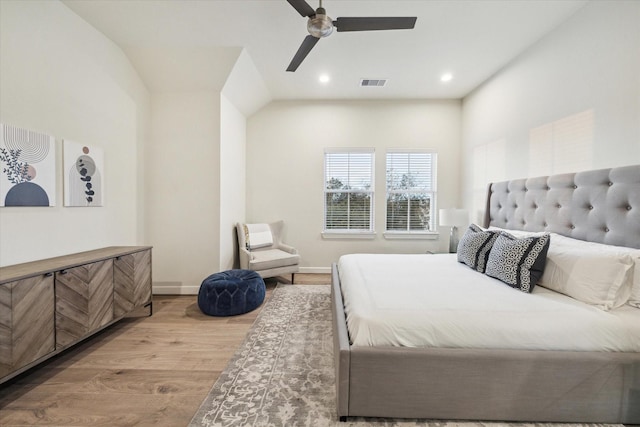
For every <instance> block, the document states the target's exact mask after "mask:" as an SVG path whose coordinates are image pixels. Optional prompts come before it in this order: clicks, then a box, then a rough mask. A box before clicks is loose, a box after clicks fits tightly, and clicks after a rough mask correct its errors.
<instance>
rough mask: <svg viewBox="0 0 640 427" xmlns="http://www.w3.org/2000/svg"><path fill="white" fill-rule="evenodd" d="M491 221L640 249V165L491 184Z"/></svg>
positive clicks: (488, 214)
mask: <svg viewBox="0 0 640 427" xmlns="http://www.w3.org/2000/svg"><path fill="white" fill-rule="evenodd" d="M490 225H493V226H495V227H500V228H510V229H514V230H527V231H549V232H554V233H558V234H562V235H565V236H569V237H573V238H575V239H580V240H587V241H591V242H598V243H606V244H609V245H617V246H627V247H631V248H640V165H636V166H625V167H619V168H612V169H599V170H593V171H586V172H578V173H567V174H561V175H551V176H543V177H537V178H528V179H516V180H512V181H504V182H498V183H491V184H489V191H488V194H487V207H486V210H485V219H484V226H485V227H488V226H490Z"/></svg>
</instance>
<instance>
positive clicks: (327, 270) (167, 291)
mask: <svg viewBox="0 0 640 427" xmlns="http://www.w3.org/2000/svg"><path fill="white" fill-rule="evenodd" d="M299 273H307V274H331V267H300V271H299ZM284 277H287V275H285V276H284ZM199 290H200V286H199V285H198V286H186V285H183V284H182V282H153V285H152V288H151V292H152V293H153V295H198V291H199Z"/></svg>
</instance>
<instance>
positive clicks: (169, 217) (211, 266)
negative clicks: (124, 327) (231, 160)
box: [145, 91, 220, 293]
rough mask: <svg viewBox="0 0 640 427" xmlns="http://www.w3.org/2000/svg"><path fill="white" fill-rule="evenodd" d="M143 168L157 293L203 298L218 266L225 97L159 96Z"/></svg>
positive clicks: (153, 104)
mask: <svg viewBox="0 0 640 427" xmlns="http://www.w3.org/2000/svg"><path fill="white" fill-rule="evenodd" d="M145 162H146V165H147V176H146V177H147V202H146V227H147V228H146V231H147V235H148V242H149V244H151V245H153V247H154V249H153V275H154V283H153V285H154V292H160V291H161V289H162V288H165V289H164V290H162V292H174V293H183V292H193V291H194V289H195V292H197V289H198V287H199V286H200V283H201V282H202V280H203V279H204V278H205V277H207V276H208V275H210V274H211V273H215V272H217V271H219V267H220V246H219V242H220V225H219V224H220V209H219V202H220V166H219V164H220V93H219V92H204V91H199V92H193V93H191V92H176V93H156V94H153V95H152V100H151V138H150V144H149V146H148V147H147V150H146V160H145ZM167 288H168V289H167Z"/></svg>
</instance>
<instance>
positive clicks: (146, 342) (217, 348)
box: [0, 274, 331, 427]
mask: <svg viewBox="0 0 640 427" xmlns="http://www.w3.org/2000/svg"><path fill="white" fill-rule="evenodd" d="M330 281H331V278H330V275H328V274H296V276H295V283H296V284H321V283H330ZM266 283H267V298H269V296H270V295H271V293H272V292H273V289H274V288H275V283H276V282H275V281H274V280H267V281H266ZM259 312H260V310H259V309H258V310H255V311H253V312H251V313H246V314H243V315H240V316H233V317H211V316H206V315H204V314H202V313H201V312H200V310H199V309H198V305H197V303H196V296H194V295H188V296H154V300H153V316H151V317H135V318H130V319H125V320H123V321H121V322H119V323H117V324H115V325H113V326H111V327H110V328H108V329H107V330H105V331H103V332H101V333H99V334H97V335H96V336H94V337H92V338H90V339H88V340H87V341H85V342H83V343H81V344H78V345H77V346H75V347H74V348H72V349H70V350H68V351H66V352H64V353H62V354H60V355H59V356H57V357H54V358H53V359H51V360H49V361H48V362H45V363H44V364H42V365H40V366H38V367H36V368H34V369H32V370H30V371H28V372H27V373H25V374H23V375H22V376H19V377H17V378H16V379H14V380H13V381H11V382H9V383H6V384H3V385H0V425H2V426H37V425H49V426H51V425H55V426H171V427H179V426H186V425H187V424H188V423H189V421H190V420H191V417H192V416H193V414H194V413H195V412H196V410H197V409H198V407H199V406H200V403H201V402H202V400H203V399H204V398H205V396H206V395H207V393H208V392H209V390H210V389H211V387H212V386H213V384H214V383H215V381H216V379H217V378H218V376H219V375H220V373H221V372H222V370H223V369H224V368H225V366H226V364H227V362H228V360H229V359H230V358H231V356H232V355H233V354H234V352H235V351H236V349H237V348H238V346H239V345H240V344H241V343H242V341H243V339H244V337H245V335H246V333H247V331H248V329H249V328H250V326H251V325H252V323H253V321H254V320H255V318H256V316H257V315H258V313H259Z"/></svg>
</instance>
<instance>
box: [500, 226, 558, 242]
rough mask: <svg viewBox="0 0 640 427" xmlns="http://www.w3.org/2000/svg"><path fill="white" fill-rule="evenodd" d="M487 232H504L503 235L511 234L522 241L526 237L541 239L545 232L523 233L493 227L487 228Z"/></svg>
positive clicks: (522, 231)
mask: <svg viewBox="0 0 640 427" xmlns="http://www.w3.org/2000/svg"><path fill="white" fill-rule="evenodd" d="M487 230H489V231H504V232H505V233H509V234H511V235H512V236H513V237H517V238H518V239H524V238H526V237H541V236H543V235H544V234H545V233H547V232H546V231H524V230H511V229H508V228H500V227H494V226H493V225H492V226H490V227H489V228H487Z"/></svg>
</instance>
